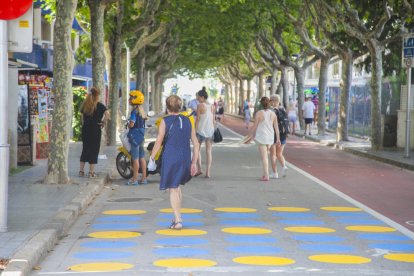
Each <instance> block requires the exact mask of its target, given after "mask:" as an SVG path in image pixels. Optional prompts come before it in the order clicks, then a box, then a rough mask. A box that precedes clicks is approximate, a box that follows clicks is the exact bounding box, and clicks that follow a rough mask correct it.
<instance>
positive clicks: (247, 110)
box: [243, 99, 251, 129]
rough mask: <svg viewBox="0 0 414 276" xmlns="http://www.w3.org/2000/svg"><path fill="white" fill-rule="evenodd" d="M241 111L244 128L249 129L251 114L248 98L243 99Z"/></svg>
mask: <svg viewBox="0 0 414 276" xmlns="http://www.w3.org/2000/svg"><path fill="white" fill-rule="evenodd" d="M243 113H244V125H245V126H246V129H249V124H250V119H251V114H250V102H249V100H248V99H246V100H244V103H243Z"/></svg>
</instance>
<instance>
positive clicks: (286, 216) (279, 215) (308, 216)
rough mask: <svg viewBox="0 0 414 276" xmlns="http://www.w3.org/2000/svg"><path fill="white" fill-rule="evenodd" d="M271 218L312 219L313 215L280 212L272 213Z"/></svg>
mask: <svg viewBox="0 0 414 276" xmlns="http://www.w3.org/2000/svg"><path fill="white" fill-rule="evenodd" d="M272 216H275V217H282V218H302V219H304V218H313V217H315V214H312V213H292V212H280V213H272Z"/></svg>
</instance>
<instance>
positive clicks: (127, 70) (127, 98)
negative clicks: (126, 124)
mask: <svg viewBox="0 0 414 276" xmlns="http://www.w3.org/2000/svg"><path fill="white" fill-rule="evenodd" d="M125 48H126V86H125V87H126V93H125V101H126V113H125V116H126V117H128V114H129V90H130V89H131V88H130V79H129V75H130V73H131V72H130V71H131V52H130V51H129V48H128V46H127V45H126V43H125Z"/></svg>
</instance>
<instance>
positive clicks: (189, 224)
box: [157, 220, 204, 228]
mask: <svg viewBox="0 0 414 276" xmlns="http://www.w3.org/2000/svg"><path fill="white" fill-rule="evenodd" d="M157 224H158V226H160V227H163V228H168V227H170V225H171V221H169V220H168V221H167V220H164V221H159V222H158V223H157ZM203 225H204V223H203V222H201V221H188V220H186V221H184V222H183V226H184V227H185V228H191V227H199V226H203Z"/></svg>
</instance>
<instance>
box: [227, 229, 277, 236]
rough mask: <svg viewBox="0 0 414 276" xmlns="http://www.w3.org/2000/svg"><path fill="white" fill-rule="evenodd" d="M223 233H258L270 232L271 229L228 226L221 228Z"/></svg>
mask: <svg viewBox="0 0 414 276" xmlns="http://www.w3.org/2000/svg"><path fill="white" fill-rule="evenodd" d="M221 231H222V232H224V233H230V234H242V235H260V234H269V233H272V230H270V229H266V228H256V227H228V228H223V229H221Z"/></svg>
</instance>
